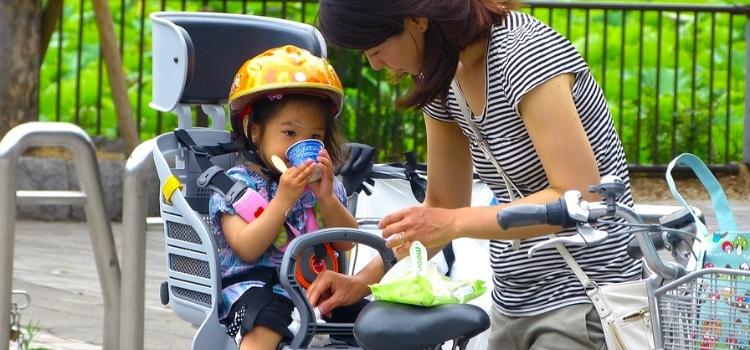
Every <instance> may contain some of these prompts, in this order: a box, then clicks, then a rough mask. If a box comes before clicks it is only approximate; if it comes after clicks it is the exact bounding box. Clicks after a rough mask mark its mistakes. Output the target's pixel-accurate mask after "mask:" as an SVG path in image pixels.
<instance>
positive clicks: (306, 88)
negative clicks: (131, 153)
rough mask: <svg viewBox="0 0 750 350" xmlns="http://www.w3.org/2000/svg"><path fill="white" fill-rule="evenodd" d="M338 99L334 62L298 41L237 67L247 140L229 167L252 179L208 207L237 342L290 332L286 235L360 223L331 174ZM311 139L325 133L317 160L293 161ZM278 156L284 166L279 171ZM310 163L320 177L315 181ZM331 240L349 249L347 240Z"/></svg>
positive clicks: (234, 94) (234, 98)
mask: <svg viewBox="0 0 750 350" xmlns="http://www.w3.org/2000/svg"><path fill="white" fill-rule="evenodd" d="M342 102H343V91H342V89H341V82H340V81H339V78H338V76H337V75H336V72H335V71H334V70H333V68H332V67H331V66H330V65H329V64H328V63H327V62H326V61H325V60H324V59H321V58H319V57H316V56H314V55H312V54H310V53H309V52H307V51H305V50H302V49H299V48H297V47H294V46H284V47H280V48H275V49H271V50H268V51H266V52H264V53H262V54H260V55H258V56H256V57H254V58H252V59H250V60H248V61H247V62H245V64H244V65H243V66H242V67H241V68H240V70H239V71H238V72H237V74H236V76H235V79H234V83H233V84H232V88H231V91H230V93H229V103H230V110H231V119H232V120H231V121H232V129H233V137H234V138H235V140H236V141H238V142H240V143H242V144H244V145H245V148H246V149H247V152H243V153H245V154H246V156H245V157H246V158H249V159H247V160H248V162H247V163H245V164H244V165H240V166H237V167H234V168H232V169H230V170H229V171H227V174H228V175H229V176H231V177H232V178H234V179H236V180H239V181H244V182H245V183H246V184H247V185H248V188H247V189H246V191H245V193H244V194H243V195H242V196H241V198H240V199H239V200H237V201H236V202H235V203H233V204H227V203H225V202H224V199H223V197H222V196H221V195H220V194H218V193H214V195H213V196H212V197H211V201H210V214H211V217H212V220H213V224H214V225H213V226H214V228H213V233H214V235H215V238H216V242H217V245H218V246H219V248H220V253H219V256H220V265H221V275H222V287H223V298H222V299H223V300H222V307H221V310H220V315H219V319H221V320H222V323H223V324H225V325H226V326H227V334H228V335H229V336H231V337H233V338H234V339H235V341H236V342H237V344H238V345H239V346H240V349H276V348H277V346H278V344H279V342H280V341H281V340H282V339H285V338H286V339H291V337H292V336H293V335H292V334H291V332H290V331H289V330H288V329H287V327H288V326H289V324H290V323H291V313H292V311H293V309H294V305H293V304H292V302H291V300H290V299H289V296H288V294H287V293H286V291H284V289H283V288H282V287H281V286H280V285H279V284H278V276H277V274H278V271H277V270H278V268H279V266H280V265H281V259H282V257H283V255H284V251H285V249H286V247H287V245H288V244H289V242H290V241H291V240H292V239H294V237H296V236H298V235H302V234H307V233H311V232H313V231H315V230H317V229H318V228H322V227H323V226H327V227H334V226H335V227H353V228H356V227H357V226H356V225H357V223H356V220H355V219H354V218H353V217H352V215H351V214H349V212H348V211H347V209H346V207H345V201H346V196H345V191H344V187H343V185H342V184H341V183H340V181H339V180H337V179H336V178H335V177H334V176H333V169H334V166H335V163H336V162H338V161H339V160H340V156H341V153H340V145H341V139H342V138H341V137H340V136H339V134H338V133H337V130H336V128H335V118H336V117H337V116H338V114H339V113H340V111H341V106H342ZM305 139H316V140H320V141H322V142H323V144H324V146H325V149H323V150H321V151H320V154H319V155H318V157H317V162H313V161H311V160H308V161H306V162H305V163H304V164H302V165H300V166H298V167H293V166H291V164H290V162H289V160H287V159H286V149H287V148H288V147H289V146H291V145H292V144H294V143H295V142H297V141H300V140H305ZM272 157H279V158H280V159H281V160H283V161H284V162H285V163H286V166H287V167H288V170H286V171H284V172H283V173H281V172H280V170H278V169H277V168H276V167H275V166H273V165H272V164H274V163H273V162H272ZM313 172H319V173H320V174H321V177H320V179H319V180H316V181H314V182H310V181H311V180H312V179H311V175H312V174H313ZM241 202H242V203H245V204H238V203H241ZM247 203H251V204H252V205H251V207H252V209H251V210H248V209H247V208H248V207H247V205H246V204H247ZM334 247H335V248H336V250H338V251H343V250H347V249H350V248H351V244H350V243H344V242H335V243H334Z"/></svg>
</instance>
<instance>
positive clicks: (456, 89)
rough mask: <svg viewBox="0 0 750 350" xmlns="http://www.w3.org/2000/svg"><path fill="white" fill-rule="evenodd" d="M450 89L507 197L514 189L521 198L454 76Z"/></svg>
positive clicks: (515, 243)
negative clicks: (473, 114) (502, 185)
mask: <svg viewBox="0 0 750 350" xmlns="http://www.w3.org/2000/svg"><path fill="white" fill-rule="evenodd" d="M451 89H453V95H454V96H456V102H458V109H459V110H461V115H462V116H463V117H464V119H465V120H466V123H468V124H469V127H470V128H471V131H472V133H473V134H474V139H475V141H476V142H477V144H479V148H481V149H482V153H484V156H485V158H487V160H489V161H490V163H492V165H494V166H495V169H496V170H497V173H498V174H499V175H500V178H501V179H502V180H503V183H504V184H505V189H507V190H508V198H510V201H511V202H512V201H514V200H516V196H515V194H514V191H515V192H516V193H518V195H519V196H520V197H521V198H523V197H524V195H523V193H521V191H519V190H518V188H517V187H516V185H515V184H514V183H513V181H510V178H509V177H508V175H507V174H505V170H504V169H503V167H502V166H500V162H498V161H497V159H496V158H495V155H494V154H492V150H491V149H490V145H489V144H488V143H487V140H485V139H484V138H483V137H482V133H481V132H480V131H479V127H477V124H476V123H474V120H473V119H471V112H470V111H469V105H468V104H466V99H465V98H464V94H463V91H461V87H460V86H459V85H458V80H456V79H455V78H454V79H453V80H451ZM511 248H512V249H513V250H518V249H520V248H521V240H520V239H514V240H513V241H512V244H511Z"/></svg>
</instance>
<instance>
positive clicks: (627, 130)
mask: <svg viewBox="0 0 750 350" xmlns="http://www.w3.org/2000/svg"><path fill="white" fill-rule="evenodd" d="M165 3H166V6H165V7H162V4H161V2H157V1H143V0H141V1H124V0H123V1H112V2H111V10H112V13H113V16H114V21H115V30H116V32H117V35H118V38H120V37H122V38H123V40H122V42H123V44H122V53H123V63H124V66H125V71H126V74H127V82H128V89H129V93H130V100H131V103H132V106H133V109H134V112H135V114H136V115H137V116H138V125H139V127H140V136H141V138H142V139H146V138H150V137H153V136H155V135H157V134H158V133H160V132H164V131H167V130H170V129H171V128H173V127H174V126H176V124H177V122H176V117H175V116H174V115H172V114H161V115H159V114H158V113H156V112H155V111H153V110H151V109H150V108H149V107H148V102H149V101H150V97H151V83H150V76H151V44H150V42H151V31H150V28H151V23H150V20H149V19H148V14H149V13H151V12H154V11H160V10H170V11H182V10H186V11H215V12H230V13H247V14H256V15H261V14H266V15H269V16H274V17H282V15H284V16H285V17H286V18H289V19H292V20H297V21H303V22H307V23H312V22H313V21H314V19H315V15H316V11H317V8H316V7H317V6H316V4H315V3H308V4H304V5H303V4H301V3H292V2H288V3H286V4H284V3H282V2H279V1H268V2H266V3H265V6H264V5H263V3H260V2H247V3H246V5H244V6H243V4H242V3H241V2H239V1H186V2H185V6H184V8H183V6H182V2H177V1H167V2H165ZM739 3H747V1H744V2H739ZM81 6H83V8H81ZM81 9H83V11H81ZM123 13H124V18H122V19H121V14H123ZM534 14H535V15H536V16H537V17H539V18H540V19H541V20H543V21H545V22H546V23H550V24H551V25H552V26H553V27H554V28H555V29H557V30H558V31H560V32H561V33H562V34H564V35H566V36H567V37H568V38H570V39H571V41H572V42H573V43H574V44H575V45H576V46H577V47H578V49H579V51H580V52H581V53H582V55H584V56H585V57H586V59H587V61H588V62H589V64H590V66H591V69H592V72H593V73H594V75H595V76H596V78H597V80H598V81H599V82H600V84H601V85H602V86H603V88H604V90H605V94H606V96H607V98H608V100H609V102H610V107H611V110H612V114H613V117H614V120H615V124H616V126H617V128H618V130H619V132H620V135H621V137H622V139H623V141H624V143H625V144H626V152H627V155H628V158H629V162H630V163H639V164H651V163H654V164H660V163H665V162H666V161H668V160H669V159H670V158H671V156H672V155H673V153H674V152H682V151H687V150H690V151H692V152H695V153H697V154H699V155H700V156H702V157H704V159H710V160H711V161H712V162H715V163H717V162H718V163H723V162H727V161H737V160H740V159H741V156H742V147H743V145H742V140H743V137H742V135H743V128H744V117H743V114H744V79H745V71H744V64H745V62H744V59H745V50H746V43H745V38H744V26H745V23H746V18H745V17H744V16H734V19H733V23H732V26H731V27H730V25H729V16H728V15H726V14H717V15H715V16H712V15H711V14H710V13H700V14H698V16H697V20H696V18H695V16H694V14H693V13H683V14H681V16H680V22H679V23H677V21H676V14H675V13H664V14H662V16H661V22H662V27H661V28H662V29H661V32H660V31H659V30H658V28H659V15H658V13H656V12H652V11H646V12H644V13H643V16H642V17H641V12H639V11H631V12H628V13H627V14H625V15H624V16H625V18H624V24H625V25H624V26H623V13H622V12H621V11H609V12H608V13H607V15H606V17H605V14H604V11H602V10H592V11H590V12H588V18H587V15H586V11H584V10H572V11H570V15H569V14H568V11H566V10H555V11H551V12H550V11H548V10H547V9H537V10H535V11H534ZM81 16H82V17H81ZM93 17H94V15H93V11H92V8H91V5H90V3H89V2H87V1H81V2H77V3H75V4H74V3H71V2H65V6H64V14H63V19H64V20H63V22H62V32H63V35H62V37H60V33H55V34H54V35H53V37H52V40H51V41H50V46H49V49H48V51H47V54H46V57H45V59H44V63H43V65H42V70H41V77H40V115H39V119H40V120H47V121H50V120H56V119H57V118H58V116H59V119H60V120H63V121H69V122H74V123H77V124H79V125H80V126H82V127H83V128H84V129H85V130H86V131H87V132H89V133H90V134H92V135H102V136H104V137H106V138H116V137H117V124H116V117H115V113H114V105H113V103H112V101H111V96H110V92H109V86H108V83H107V81H106V69H105V68H104V67H101V65H102V58H101V55H100V53H99V45H98V34H97V31H96V26H95V21H94V18H93ZM81 18H82V21H83V26H79V22H80V21H81ZM569 18H570V21H569V20H568V19H569ZM605 19H606V22H607V26H606V35H605ZM712 21H713V23H714V24H713V27H714V28H715V31H714V34H713V35H714V41H715V45H716V50H715V51H714V52H713V56H711V51H710V50H709V49H708V48H709V44H710V42H711V28H712ZM641 22H642V23H643V31H641V29H640V28H641ZM120 23H123V25H122V26H121V25H120ZM587 23H588V24H587ZM696 26H697V29H698V39H697V40H693V37H692V35H693V33H694V30H695V29H696ZM587 27H588V35H586V28H587ZM623 30H625V41H624V43H623V42H622V34H623ZM79 34H80V35H81V37H82V40H80V41H79V40H78V36H79ZM678 34H679V35H678ZM676 35H678V39H677V42H678V43H679V50H677V49H676V48H675V36H676ZM660 36H661V47H662V48H663V50H661V53H660V54H659V55H658V56H659V57H657V52H659V51H658V50H657V48H658V39H659V37H660ZM141 38H142V39H143V46H142V47H141V45H140V42H141ZM730 41H731V43H732V44H731V45H732V54H731V56H730V55H729V52H728V45H729V42H730ZM605 42H606V51H605ZM641 43H643V46H641ZM60 47H62V50H59V48H60ZM639 50H642V51H639ZM329 51H330V53H329V56H330V58H331V60H332V62H333V63H334V65H335V67H336V69H337V71H338V72H339V74H340V76H341V77H342V80H343V83H344V85H345V87H346V89H345V90H346V107H345V110H344V113H343V116H342V118H341V121H342V124H343V126H344V130H345V132H346V136H347V138H348V139H350V140H353V141H357V142H364V143H368V144H372V145H374V146H376V147H377V148H378V149H379V151H380V154H379V156H380V160H381V161H391V160H397V159H401V158H402V153H403V152H404V151H408V150H415V151H417V153H418V154H419V155H420V157H421V158H422V159H424V158H423V156H424V152H425V148H424V143H425V142H424V138H425V135H424V127H423V122H422V117H421V115H420V113H417V112H415V111H397V110H395V109H394V107H393V102H394V101H395V99H396V97H397V96H399V95H400V94H402V93H403V91H405V90H406V89H407V88H408V86H397V85H392V84H389V83H388V79H387V77H386V75H387V73H385V72H374V71H372V70H371V69H370V68H369V66H368V65H367V62H366V60H364V58H363V57H362V56H361V55H360V54H359V53H357V52H352V51H347V50H338V49H335V48H330V50H329ZM217 54H221V53H217ZM58 55H59V56H58ZM58 58H59V59H58ZM657 58H659V61H657ZM675 59H677V60H679V71H676V70H675ZM730 61H731V65H730ZM58 63H59V67H60V69H58ZM79 65H80V70H79V69H78V68H77V67H78V66H79ZM621 68H622V74H621ZM657 68H658V69H657ZM78 73H80V74H78ZM58 76H59V77H60V84H59V85H58V84H57V81H58V79H57V78H58ZM102 76H103V77H102ZM100 77H102V78H100ZM621 77H622V78H621ZM712 77H713V86H712V87H713V90H712V91H713V93H709V92H710V91H711V89H710V88H711V78H712ZM100 79H101V83H100V82H99V80H100ZM657 84H658V91H657ZM693 86H695V88H694V89H693ZM675 90H676V91H677V93H676V94H675ZM100 93H101V98H99V97H98V96H99V94H100ZM657 96H658V103H657ZM58 102H59V107H58ZM639 102H640V104H639ZM639 105H640V109H639ZM673 107H675V108H676V109H674V110H673ZM76 116H77V117H76ZM160 120H161V122H159V121H160Z"/></svg>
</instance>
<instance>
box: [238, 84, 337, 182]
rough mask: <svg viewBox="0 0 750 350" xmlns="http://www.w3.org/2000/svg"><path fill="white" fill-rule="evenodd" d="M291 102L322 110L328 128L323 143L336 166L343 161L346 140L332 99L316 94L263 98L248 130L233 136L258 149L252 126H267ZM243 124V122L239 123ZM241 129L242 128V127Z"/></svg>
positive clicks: (255, 108) (254, 107) (255, 109)
mask: <svg viewBox="0 0 750 350" xmlns="http://www.w3.org/2000/svg"><path fill="white" fill-rule="evenodd" d="M290 103H298V104H300V105H302V106H305V107H309V108H315V109H317V110H319V111H320V113H322V114H323V115H324V116H325V117H326V130H325V134H326V135H325V137H324V138H323V140H322V141H323V145H324V146H325V148H326V150H327V151H328V154H329V155H330V156H331V161H332V162H333V166H334V168H335V167H336V165H338V164H339V163H340V162H341V161H343V156H344V155H343V151H342V146H343V145H344V142H346V141H345V140H344V138H343V136H342V135H341V133H340V132H339V130H338V126H337V124H336V120H335V118H334V114H333V110H332V109H331V101H330V100H328V99H326V98H323V97H318V96H314V95H309V94H289V95H284V97H283V98H281V99H280V100H276V101H271V100H270V99H267V98H261V99H259V100H258V101H257V102H255V104H254V105H253V111H252V116H251V118H250V120H251V121H250V123H248V125H247V128H248V129H247V130H244V133H243V132H237V129H235V132H233V137H234V138H235V139H236V140H237V141H238V142H240V144H244V145H247V147H249V148H250V150H251V151H256V150H257V149H256V145H255V143H254V142H253V141H252V140H250V139H249V136H246V135H250V127H251V125H253V124H256V125H261V126H265V124H266V123H267V122H268V120H269V119H271V118H272V117H273V116H275V115H276V114H277V113H278V112H279V111H280V110H281V109H282V108H283V107H284V106H286V105H288V104H290ZM239 125H242V122H240V123H239ZM240 129H241V128H240Z"/></svg>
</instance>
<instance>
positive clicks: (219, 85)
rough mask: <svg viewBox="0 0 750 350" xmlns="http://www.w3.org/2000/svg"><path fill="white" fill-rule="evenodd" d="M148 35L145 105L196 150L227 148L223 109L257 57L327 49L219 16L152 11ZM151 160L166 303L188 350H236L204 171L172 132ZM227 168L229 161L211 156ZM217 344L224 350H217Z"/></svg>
mask: <svg viewBox="0 0 750 350" xmlns="http://www.w3.org/2000/svg"><path fill="white" fill-rule="evenodd" d="M151 19H152V24H153V25H152V28H153V29H152V30H153V96H152V98H153V99H152V102H151V103H150V106H151V107H152V108H154V109H156V110H158V111H162V112H173V113H175V114H177V116H178V127H179V128H181V129H185V130H186V131H187V133H188V134H189V135H190V137H191V138H192V139H193V140H194V141H195V142H196V144H197V145H198V146H215V145H217V144H220V143H227V142H230V134H229V132H227V131H226V130H225V126H226V119H225V115H226V114H225V107H224V104H225V103H226V100H227V95H228V92H229V87H230V85H231V83H232V79H233V77H234V74H235V73H236V71H237V69H239V67H240V66H241V65H242V64H243V63H244V62H245V61H246V60H247V59H249V58H251V57H253V56H255V55H257V54H259V53H262V52H263V51H265V50H267V49H270V48H273V47H277V46H282V45H286V44H293V45H296V46H299V47H301V48H304V49H306V50H308V51H310V52H311V53H313V54H316V55H319V56H323V55H325V52H326V47H325V44H324V41H323V39H322V36H321V35H320V33H319V32H318V31H317V30H316V29H315V28H314V27H312V26H309V25H306V24H302V23H297V22H292V21H286V20H280V19H273V18H266V17H258V16H249V15H233V14H223V13H176V12H158V13H154V14H152V15H151ZM193 106H200V107H201V108H202V109H203V111H205V112H206V114H207V115H208V116H209V117H211V119H212V121H213V123H212V127H211V128H194V127H193V126H192V110H191V108H192V107H193ZM154 161H155V163H156V168H157V173H158V175H159V179H160V182H161V192H162V193H161V196H160V208H161V216H162V219H163V221H164V233H165V246H166V253H167V271H168V280H167V291H168V294H169V303H170V306H171V307H172V309H173V311H174V312H175V314H177V315H178V316H179V317H180V318H181V319H183V320H185V321H187V322H190V323H191V324H193V325H194V326H196V327H199V329H198V332H197V333H196V335H195V337H194V339H193V346H192V348H193V349H217V348H219V349H221V348H228V349H232V348H236V346H235V345H234V343H233V341H232V340H231V339H229V338H228V337H227V336H226V335H225V334H224V328H223V327H222V326H221V325H220V324H219V323H218V309H219V305H220V304H219V303H220V302H221V276H220V274H221V272H220V268H219V262H218V256H217V253H218V251H217V246H216V244H215V242H214V240H213V238H212V237H211V225H212V223H211V219H210V218H209V217H208V199H209V197H210V196H211V191H210V190H208V189H207V188H201V187H198V185H197V178H198V176H199V175H200V174H201V172H202V170H201V169H200V167H199V166H198V164H197V162H196V160H195V154H194V151H193V150H191V149H189V148H186V147H184V146H183V145H181V144H180V143H179V142H178V141H177V138H176V137H175V135H174V134H173V133H171V132H170V133H166V134H163V135H161V136H158V137H157V140H156V143H155V147H154ZM212 162H214V164H216V165H218V166H220V167H222V168H225V169H229V168H230V167H232V166H233V165H234V162H235V156H234V154H227V155H223V156H218V157H214V158H213V159H212ZM218 344H224V345H225V346H220V345H218Z"/></svg>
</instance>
